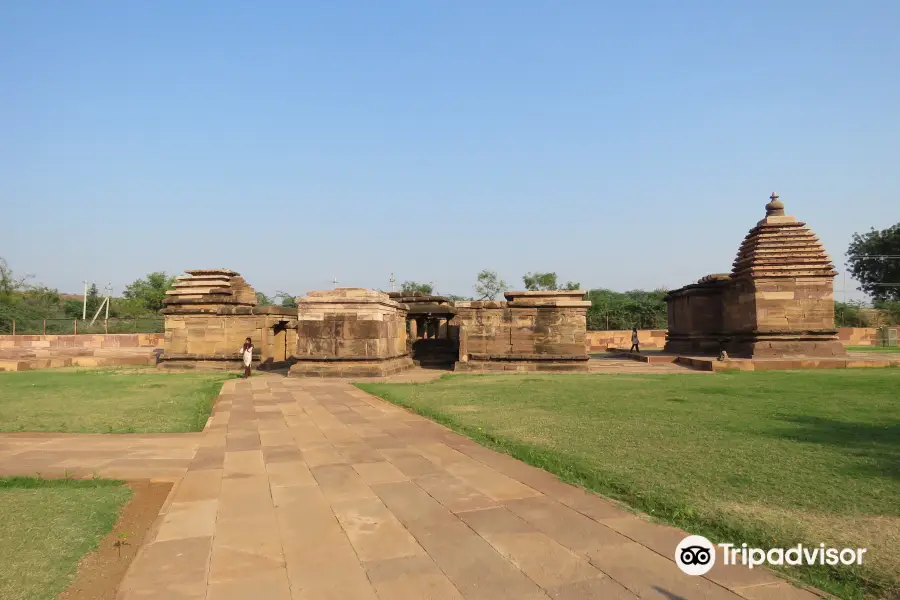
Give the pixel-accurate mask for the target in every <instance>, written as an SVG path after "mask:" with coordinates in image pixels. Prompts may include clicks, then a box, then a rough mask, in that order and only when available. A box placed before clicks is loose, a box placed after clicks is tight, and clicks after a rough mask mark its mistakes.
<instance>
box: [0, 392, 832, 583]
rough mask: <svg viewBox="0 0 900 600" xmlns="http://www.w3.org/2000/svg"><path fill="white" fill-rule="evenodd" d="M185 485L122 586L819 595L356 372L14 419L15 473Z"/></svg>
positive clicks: (0, 458)
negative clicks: (106, 419) (19, 427)
mask: <svg viewBox="0 0 900 600" xmlns="http://www.w3.org/2000/svg"><path fill="white" fill-rule="evenodd" d="M65 470H68V471H69V472H70V473H73V474H90V473H97V474H98V475H101V476H115V477H120V478H155V479H162V480H168V481H174V482H176V483H175V486H174V488H173V490H172V493H171V494H170V496H169V499H168V500H167V502H166V504H165V506H163V508H162V510H161V512H160V517H159V519H158V520H157V522H156V523H155V524H154V526H153V528H152V529H151V531H150V532H148V535H147V538H146V539H147V543H145V545H144V546H143V547H142V548H141V550H140V552H139V553H138V555H137V556H136V558H135V560H134V562H133V564H132V565H131V568H130V569H129V571H128V574H127V575H126V577H125V580H124V581H123V583H122V586H121V589H120V592H119V596H118V599H119V600H138V599H150V598H158V599H165V600H188V599H190V600H195V599H197V600H200V599H203V600H236V599H244V598H246V599H251V600H357V599H369V600H375V599H380V600H423V599H432V600H438V599H440V600H444V599H448V600H449V599H457V600H459V599H463V598H466V599H484V600H502V599H510V600H512V599H514V600H536V599H542V600H547V599H550V598H552V599H556V600H565V599H572V600H574V599H579V600H580V599H588V598H598V599H608V600H615V599H633V598H663V599H667V600H678V599H684V600H694V599H708V600H719V599H722V600H726V599H732V600H737V599H739V598H746V599H751V600H752V599H772V600H778V599H791V600H795V599H796V600H812V599H814V598H816V597H817V596H815V595H813V594H811V593H809V592H806V591H802V590H799V589H796V588H793V587H792V586H790V585H789V584H788V583H785V582H783V581H781V580H779V579H778V578H776V577H775V576H774V575H772V574H771V573H769V572H767V571H765V570H761V569H754V570H753V571H750V570H747V569H744V568H737V567H724V566H722V565H717V566H716V568H714V569H713V570H712V571H711V572H710V573H709V574H708V575H707V576H705V577H689V576H687V575H683V574H682V573H681V572H680V571H679V570H678V568H677V567H676V566H675V563H674V562H673V561H672V559H671V557H672V554H673V552H674V549H675V546H676V544H677V543H678V542H679V541H680V540H681V539H682V538H683V537H684V535H685V534H684V533H683V532H680V531H678V530H676V529H673V528H669V527H664V526H660V525H655V524H650V523H648V522H646V521H644V520H642V519H641V518H639V517H637V516H635V515H632V514H631V513H628V512H626V511H623V510H622V509H620V508H618V507H617V506H616V505H614V504H613V503H611V502H609V501H607V500H604V499H603V498H601V497H599V496H596V495H593V494H590V493H587V492H585V491H583V490H580V489H578V488H574V487H572V486H569V485H566V484H563V483H561V482H560V481H559V480H558V479H556V478H555V477H554V476H552V475H550V474H548V473H546V472H544V471H541V470H538V469H534V468H532V467H529V466H527V465H525V464H523V463H521V462H519V461H516V460H514V459H512V458H510V457H508V456H505V455H502V454H498V453H495V452H492V451H490V450H487V449H485V448H483V447H481V446H479V445H477V444H475V443H474V442H472V441H470V440H468V439H467V438H463V437H461V436H458V435H456V434H454V433H452V432H450V431H448V430H447V429H445V428H443V427H440V426H438V425H436V424H434V423H432V422H430V421H428V420H426V419H423V418H420V417H418V416H415V415H412V414H410V413H408V412H406V411H404V410H401V409H400V408H397V407H395V406H393V405H391V404H389V403H386V402H383V401H381V400H379V399H377V398H374V397H372V396H369V395H367V394H365V393H363V392H361V391H359V390H357V389H355V388H353V387H352V386H350V385H349V384H347V383H345V382H340V381H328V380H324V381H323V380H299V379H286V378H282V377H277V376H263V377H254V378H252V379H251V380H249V381H230V382H228V383H227V384H226V385H225V387H224V389H223V392H222V396H221V398H220V400H219V402H218V403H217V405H216V407H215V410H214V413H213V416H212V417H211V420H210V424H209V426H208V427H207V429H206V431H204V432H203V433H200V434H186V435H169V436H162V435H160V436H156V435H154V436H150V435H83V436H71V435H49V434H45V435H40V434H7V435H0V474H12V473H18V474H33V473H34V472H38V471H40V472H42V473H43V474H46V475H50V474H59V473H61V472H63V471H65Z"/></svg>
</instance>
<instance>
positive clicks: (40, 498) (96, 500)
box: [0, 477, 132, 600]
mask: <svg viewBox="0 0 900 600" xmlns="http://www.w3.org/2000/svg"><path fill="white" fill-rule="evenodd" d="M131 494H132V492H131V490H130V489H128V488H127V487H125V486H124V485H123V484H122V483H121V482H115V481H74V480H47V479H43V480H42V479H31V478H24V477H12V478H0V523H3V533H2V535H0V598H3V599H4V600H53V599H55V598H56V597H57V596H59V594H60V593H61V592H62V591H64V590H65V589H66V588H67V587H68V586H69V585H70V584H71V582H72V580H73V579H74V576H75V572H76V568H77V566H78V561H80V560H81V557H82V556H84V555H85V554H87V553H88V552H90V551H92V550H94V549H95V548H96V547H97V544H98V543H99V542H100V540H101V539H102V538H103V536H104V535H106V534H107V533H109V532H110V531H111V530H112V528H113V526H114V525H115V523H116V519H117V517H118V513H119V510H120V509H121V508H122V507H123V506H124V505H125V503H126V502H127V501H128V500H129V499H130V498H131Z"/></svg>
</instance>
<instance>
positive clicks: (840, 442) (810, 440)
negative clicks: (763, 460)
mask: <svg viewBox="0 0 900 600" xmlns="http://www.w3.org/2000/svg"><path fill="white" fill-rule="evenodd" d="M782 421H784V422H786V423H791V424H793V427H791V428H790V429H779V430H777V431H775V432H772V435H774V436H777V437H780V438H783V439H789V440H794V441H798V442H802V443H807V444H819V445H822V446H832V447H835V448H840V449H842V450H846V451H848V452H850V453H851V454H852V455H854V456H856V457H857V458H859V459H862V461H864V462H866V463H869V464H858V465H857V466H855V467H854V468H853V469H852V471H851V474H859V475H869V476H878V477H893V478H897V479H900V422H893V423H890V422H888V423H885V424H883V425H874V424H869V423H852V422H847V421H838V420H834V419H826V418H822V417H811V416H796V417H788V418H784V419H782Z"/></svg>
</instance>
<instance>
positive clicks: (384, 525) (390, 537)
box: [331, 497, 424, 562]
mask: <svg viewBox="0 0 900 600" xmlns="http://www.w3.org/2000/svg"><path fill="white" fill-rule="evenodd" d="M331 507H332V510H333V511H334V514H335V515H336V516H337V518H338V521H339V522H340V524H341V527H343V529H344V532H345V533H346V534H347V537H348V538H349V539H350V543H351V544H353V548H354V550H356V555H357V557H358V558H359V560H360V561H363V562H365V561H373V560H389V559H392V558H403V557H408V556H416V555H420V554H424V551H423V550H422V548H421V546H419V544H418V543H416V540H415V539H414V538H413V537H412V535H410V533H409V531H407V529H406V528H405V527H404V526H403V525H401V523H400V521H398V520H397V518H396V517H395V516H394V515H393V513H391V511H389V510H388V508H387V507H386V506H385V505H384V503H382V502H381V500H379V499H378V498H377V497H364V498H355V499H352V500H344V501H340V502H334V503H332V505H331Z"/></svg>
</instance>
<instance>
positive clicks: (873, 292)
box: [847, 223, 900, 302]
mask: <svg viewBox="0 0 900 600" xmlns="http://www.w3.org/2000/svg"><path fill="white" fill-rule="evenodd" d="M847 265H848V266H849V270H850V274H851V275H853V278H854V279H855V280H857V281H858V282H859V283H860V286H859V290H860V291H862V292H865V293H866V294H867V295H868V296H869V297H870V298H872V300H873V301H875V302H884V301H900V223H897V224H896V225H894V226H893V227H888V228H887V229H882V230H881V231H876V230H875V229H874V228H872V229H871V230H869V231H868V232H866V233H863V234H859V233H854V234H853V238H852V241H851V242H850V247H849V248H848V249H847Z"/></svg>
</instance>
